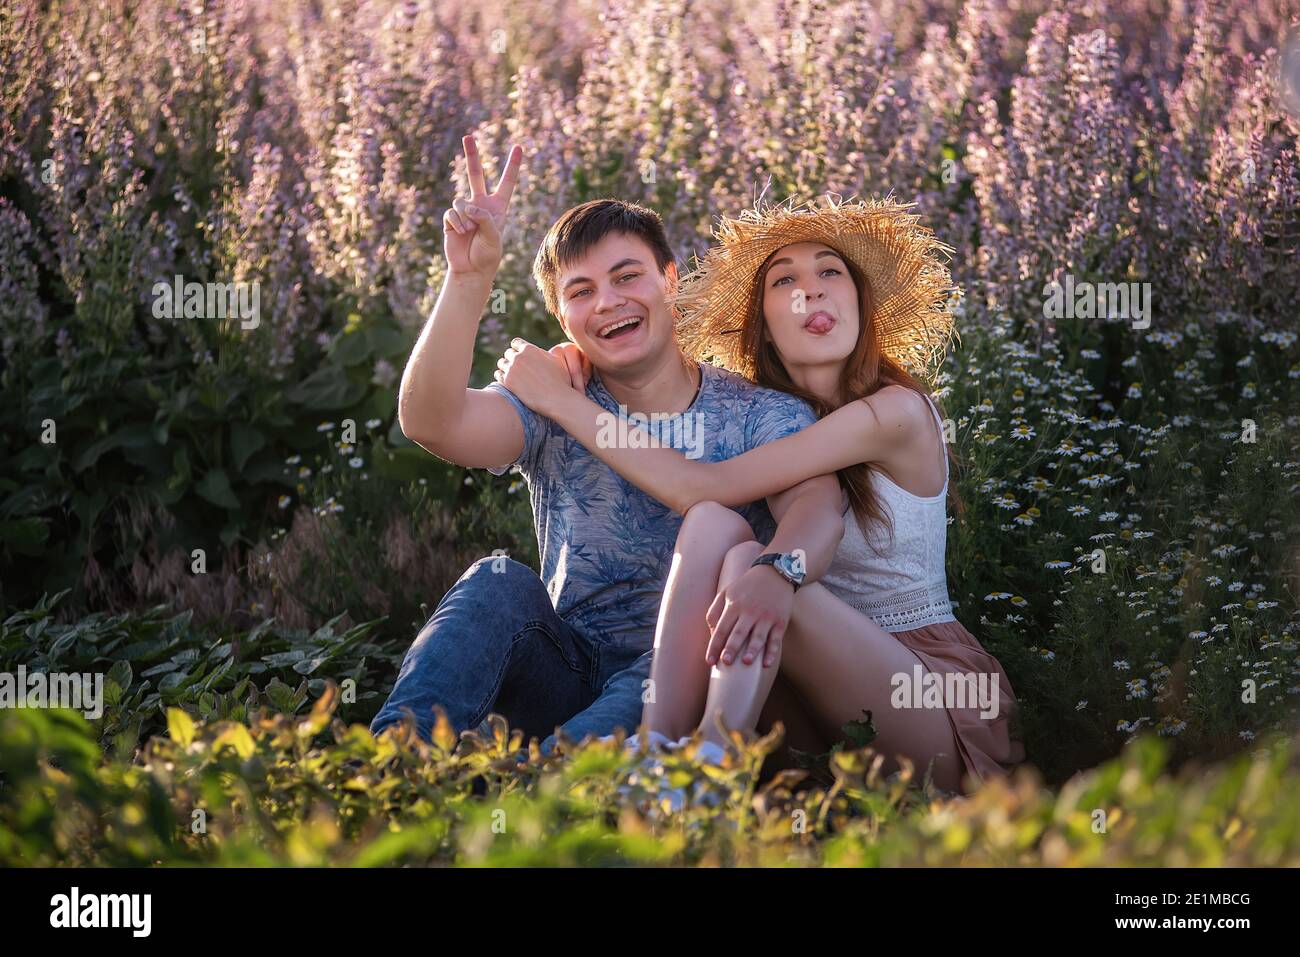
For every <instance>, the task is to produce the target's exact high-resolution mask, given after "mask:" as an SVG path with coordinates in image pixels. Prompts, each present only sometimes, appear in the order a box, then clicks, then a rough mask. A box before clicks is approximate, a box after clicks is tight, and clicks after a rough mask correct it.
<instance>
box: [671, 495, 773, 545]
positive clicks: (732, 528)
mask: <svg viewBox="0 0 1300 957" xmlns="http://www.w3.org/2000/svg"><path fill="white" fill-rule="evenodd" d="M753 537H754V530H753V529H752V528H750V527H749V522H747V521H745V519H744V518H743V517H742V516H741V515H740V513H739V512H736V511H734V510H732V509H730V508H727V506H725V505H719V504H718V503H717V502H711V501H706V502H696V503H695V504H694V505H692V506H691V507H690V508H689V509H687V510H686V515H685V517H684V518H683V519H682V525H681V528H680V529H678V532H677V541H678V542H679V543H681V542H686V541H690V542H695V543H699V542H709V543H711V544H714V545H717V546H718V547H720V548H725V547H730V546H732V545H735V544H738V543H740V542H743V541H745V540H747V539H750V540H752V539H753Z"/></svg>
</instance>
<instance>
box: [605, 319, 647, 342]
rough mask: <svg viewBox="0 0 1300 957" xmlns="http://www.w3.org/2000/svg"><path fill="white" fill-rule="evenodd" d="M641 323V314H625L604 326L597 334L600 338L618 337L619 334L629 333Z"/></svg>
mask: <svg viewBox="0 0 1300 957" xmlns="http://www.w3.org/2000/svg"><path fill="white" fill-rule="evenodd" d="M640 325H641V317H640V316H624V317H623V318H622V319H615V320H614V321H613V322H611V323H608V324H606V325H604V326H602V327H601V329H600V331H599V332H597V333H596V336H597V338H600V339H617V338H618V337H619V336H625V335H628V334H629V333H631V332H632V331H633V330H635V329H636V328H637V327H638V326H640Z"/></svg>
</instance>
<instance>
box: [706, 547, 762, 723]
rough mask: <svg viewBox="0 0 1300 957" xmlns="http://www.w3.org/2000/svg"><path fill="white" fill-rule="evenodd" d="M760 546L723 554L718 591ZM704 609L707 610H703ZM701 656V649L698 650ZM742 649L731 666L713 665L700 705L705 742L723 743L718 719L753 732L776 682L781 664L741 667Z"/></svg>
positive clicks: (759, 551)
mask: <svg viewBox="0 0 1300 957" xmlns="http://www.w3.org/2000/svg"><path fill="white" fill-rule="evenodd" d="M763 547H764V546H762V545H761V544H759V543H758V542H755V541H749V542H742V543H741V544H739V545H736V546H735V547H733V548H732V549H731V550H730V551H728V552H727V556H726V559H725V560H724V561H723V563H722V573H721V575H720V576H719V577H718V589H719V590H721V589H723V588H725V587H726V586H728V585H730V584H731V583H732V582H734V581H736V579H738V578H740V576H741V575H743V574H745V572H746V571H748V569H749V567H750V565H752V564H753V562H754V559H755V558H757V557H758V556H759V555H761V554H763ZM706 610H707V609H706ZM700 653H701V654H703V649H701V652H700ZM744 657H745V656H744V649H741V651H740V653H739V654H737V656H736V659H735V660H734V661H733V662H732V663H731V664H726V663H725V662H723V661H719V662H718V663H717V664H716V665H714V666H713V670H712V672H711V673H710V676H709V678H710V680H709V696H708V701H707V702H706V704H705V705H704V718H703V720H702V721H701V722H700V731H701V733H702V736H703V738H704V740H705V741H713V742H715V743H716V744H725V743H726V738H725V737H724V736H723V733H722V731H721V730H719V728H718V721H719V719H720V720H721V721H722V723H723V725H724V726H725V727H726V728H727V729H728V730H732V731H742V732H746V733H753V731H754V730H755V729H756V727H757V725H758V718H759V715H760V714H761V713H762V710H763V705H764V704H765V703H766V702H767V697H768V694H769V693H770V692H771V690H772V684H773V683H774V682H775V681H776V675H777V671H778V670H779V669H780V666H781V663H780V662H779V661H778V662H777V663H776V664H774V665H772V666H771V667H770V668H764V667H763V662H762V656H761V655H760V656H756V657H755V659H754V661H752V662H751V663H750V664H745V661H744Z"/></svg>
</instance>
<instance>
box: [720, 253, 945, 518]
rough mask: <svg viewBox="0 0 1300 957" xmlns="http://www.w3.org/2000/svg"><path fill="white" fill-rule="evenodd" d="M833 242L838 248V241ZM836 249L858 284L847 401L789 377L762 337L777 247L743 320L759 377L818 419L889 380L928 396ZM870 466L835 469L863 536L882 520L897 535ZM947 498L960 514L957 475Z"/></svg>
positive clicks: (844, 384) (843, 378)
mask: <svg viewBox="0 0 1300 957" xmlns="http://www.w3.org/2000/svg"><path fill="white" fill-rule="evenodd" d="M828 248H830V249H835V247H834V246H829V247H828ZM835 252H836V253H837V254H838V255H839V257H840V260H841V261H842V262H843V263H844V265H845V266H846V267H848V271H849V275H850V276H851V277H852V278H853V285H854V286H856V287H857V290H858V340H857V342H856V343H855V344H854V346H853V351H852V352H851V353H850V354H849V357H848V359H847V360H846V361H845V363H844V369H843V371H842V372H841V373H840V381H839V394H840V396H841V397H842V399H843V401H840V402H828V401H827V400H825V399H823V398H822V397H821V396H819V395H816V394H814V393H812V392H809V391H808V390H806V389H803V388H801V387H800V386H798V385H796V384H795V382H794V381H793V380H792V379H791V378H790V374H789V373H788V372H786V369H785V366H784V365H783V364H782V362H781V357H780V356H779V355H778V354H777V351H776V345H775V344H774V343H773V342H772V340H771V339H768V340H766V341H765V340H764V339H763V330H764V320H763V291H764V289H765V287H766V283H767V274H768V272H769V271H770V270H771V268H772V260H773V259H774V258H775V256H776V253H773V254H772V255H771V256H769V257H768V260H767V262H765V263H764V264H763V268H762V269H760V270H759V271H758V275H757V276H755V277H754V289H753V295H752V296H751V297H750V302H751V303H752V304H753V305H752V308H751V310H750V314H749V315H747V316H746V317H745V321H744V325H743V326H742V327H741V331H740V334H741V337H742V344H743V347H744V349H745V352H746V353H747V354H749V355H755V356H757V362H756V373H755V381H756V382H757V383H758V384H759V385H761V386H766V387H767V388H769V389H780V390H781V391H782V392H788V393H789V394H791V395H794V396H797V397H798V398H800V399H803V400H804V401H805V402H807V403H808V404H809V405H810V406H812V408H813V411H814V412H816V413H817V418H819V419H822V418H825V417H826V416H828V415H830V414H831V413H832V412H834V411H835V410H836V409H838V408H840V406H841V405H847V404H848V403H849V402H856V401H857V400H859V399H865V398H866V397H867V396H870V395H873V394H875V393H876V392H878V391H880V390H881V389H883V388H884V387H885V386H889V385H901V386H903V387H904V388H908V389H911V390H912V391H914V392H916V393H917V394H919V395H921V396H923V397H931V398H932V396H931V393H930V390H929V389H927V388H926V386H925V384H924V383H923V382H921V380H920V379H918V378H917V377H916V376H914V375H912V374H911V373H910V372H908V371H907V370H906V369H905V368H904V367H903V366H902V364H901V363H899V362H898V361H897V360H896V359H894V357H893V356H890V355H888V354H887V353H884V352H882V351H881V348H880V340H879V338H878V337H877V335H876V323H875V321H874V319H875V316H874V313H875V299H874V296H873V295H872V291H871V284H870V282H869V281H868V280H867V278H866V277H865V276H864V275H862V273H861V271H860V270H859V269H858V268H857V267H856V266H854V264H853V263H852V262H851V261H850V260H849V259H848V258H847V257H845V256H844V255H843V254H842V253H840V252H839V250H835ZM936 404H937V403H936ZM942 415H943V413H942V411H940V416H942ZM939 442H940V444H941V445H942V446H943V450H944V454H945V455H946V456H947V458H948V462H949V466H950V468H951V467H954V466H958V465H959V464H960V462H959V460H958V459H957V458H956V456H955V455H954V454H953V452H952V450H951V449H950V448H949V447H948V443H947V442H946V441H944V439H943V436H942V435H940V437H939ZM870 470H871V466H870V465H869V464H868V463H866V462H859V463H858V464H856V465H850V466H847V467H846V468H842V469H840V470H839V471H838V472H837V473H836V477H837V478H838V479H839V482H840V487H841V488H843V489H844V491H845V492H847V493H848V497H849V504H850V506H851V507H852V509H853V515H854V517H855V518H856V519H857V522H858V527H859V528H861V529H862V535H863V538H865V539H866V540H867V541H868V542H870V541H871V539H870V537H869V535H868V534H867V532H868V528H869V526H870V525H871V524H872V523H875V522H879V523H880V524H882V525H884V526H885V528H886V529H888V530H889V534H890V537H891V540H892V537H893V534H894V529H893V522H892V520H891V518H890V516H889V515H888V514H887V513H886V511H885V509H884V508H883V507H882V506H881V503H880V500H879V497H878V496H877V495H876V492H875V489H874V488H873V487H872V484H871V476H870V474H869V472H870ZM954 471H955V469H954ZM948 502H949V504H950V505H951V506H952V507H953V510H954V511H955V512H956V513H957V514H961V513H962V512H963V511H964V507H963V505H962V501H961V499H960V498H959V497H958V495H957V483H956V482H955V481H949V483H948Z"/></svg>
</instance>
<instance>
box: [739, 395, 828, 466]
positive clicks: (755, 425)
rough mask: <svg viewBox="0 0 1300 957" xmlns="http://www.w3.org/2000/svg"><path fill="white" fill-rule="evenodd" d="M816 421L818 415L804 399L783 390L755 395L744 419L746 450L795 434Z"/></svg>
mask: <svg viewBox="0 0 1300 957" xmlns="http://www.w3.org/2000/svg"><path fill="white" fill-rule="evenodd" d="M816 421H817V415H816V413H815V412H813V410H812V406H810V405H809V404H808V403H807V402H805V401H804V400H803V399H798V398H795V397H794V396H792V395H785V394H784V393H779V392H778V393H770V392H769V393H766V394H764V395H762V396H761V397H756V401H755V403H754V406H753V409H752V411H751V412H750V413H749V415H748V416H747V417H746V419H745V450H746V451H748V450H749V449H754V448H758V446H760V445H766V444H767V443H768V442H775V441H776V440H777V439H783V438H785V437H786V436H787V435H794V434H795V433H796V432H798V431H799V430H800V429H806V428H807V427H808V426H810V425H812V424H813V423H814V422H816Z"/></svg>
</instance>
